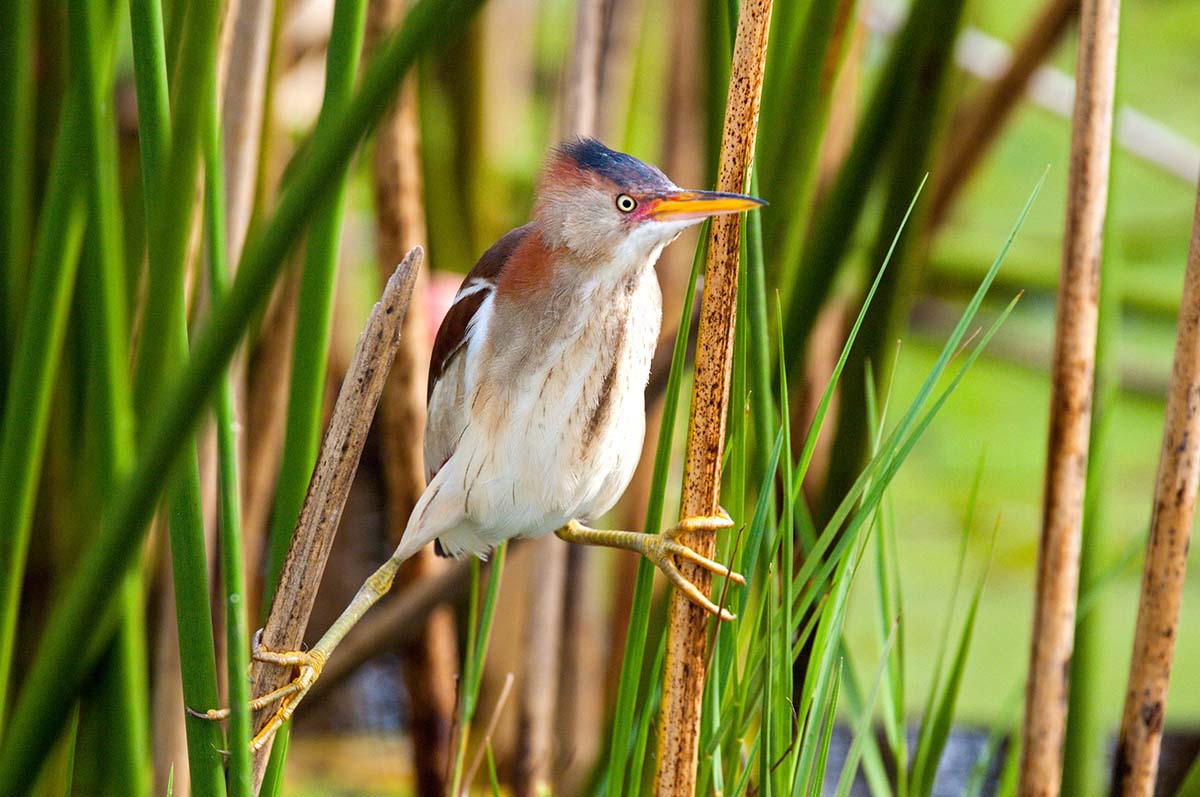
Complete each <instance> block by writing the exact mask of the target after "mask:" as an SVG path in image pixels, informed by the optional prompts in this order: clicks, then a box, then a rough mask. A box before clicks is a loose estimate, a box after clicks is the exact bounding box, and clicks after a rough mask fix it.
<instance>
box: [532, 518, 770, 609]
mask: <svg viewBox="0 0 1200 797" xmlns="http://www.w3.org/2000/svg"><path fill="white" fill-rule="evenodd" d="M732 526H733V520H731V519H730V517H729V515H728V514H726V513H725V511H724V510H721V514H719V515H711V516H700V517H690V518H684V519H683V520H681V521H679V523H677V524H675V525H674V526H672V527H671V528H669V529H666V530H665V531H663V533H662V534H646V533H643V532H637V531H610V530H605V529H593V528H589V527H587V526H585V525H583V524H582V523H580V522H579V521H577V520H572V521H571V522H570V523H568V524H567V525H565V526H563V527H562V528H561V529H559V530H558V531H557V532H556V533H557V535H558V536H559V537H560V538H561V539H563V540H566V541H567V542H576V543H580V544H583V545H601V546H605V547H608V548H623V549H625V550H629V551H637V552H638V553H640V554H641V555H642V556H644V557H646V558H647V559H649V560H650V561H651V562H652V563H653V564H654V565H655V567H657V568H658V569H659V570H661V571H663V574H664V575H665V576H666V577H667V580H668V581H670V582H671V583H672V584H674V585H675V587H676V588H677V589H678V590H679V591H680V592H682V593H683V594H684V595H686V596H687V597H688V599H689V600H691V601H692V602H693V603H695V604H696V605H697V606H700V607H701V608H703V609H705V610H706V611H708V612H710V613H711V614H713V615H715V616H716V617H719V618H720V619H722V620H733V619H735V618H736V615H734V614H733V613H732V612H730V611H728V610H727V609H724V608H722V607H720V606H717V605H716V604H715V603H713V602H712V600H710V599H709V597H708V596H707V595H705V594H704V593H703V592H701V591H700V588H699V587H697V586H696V585H695V584H693V583H692V582H691V581H688V580H687V578H685V577H684V575H683V573H681V572H680V571H679V567H678V565H677V564H676V561H675V560H676V558H679V559H685V560H687V561H689V562H691V563H693V564H695V565H698V566H700V567H702V568H704V569H705V570H707V571H709V572H710V573H713V574H715V575H718V576H724V577H725V578H728V579H729V580H730V581H733V582H734V583H736V584H745V583H746V579H745V577H743V576H742V575H741V574H740V573H735V572H733V571H732V570H730V569H729V568H728V567H726V566H725V565H723V564H721V563H720V562H718V561H715V560H713V559H709V558H708V557H707V556H703V555H701V554H699V553H697V552H696V551H694V550H692V549H691V548H689V547H688V546H686V545H684V544H683V543H682V542H680V541H679V538H680V537H682V536H683V535H684V534H689V533H691V532H701V531H710V532H711V531H720V530H721V529H727V528H730V527H732Z"/></svg>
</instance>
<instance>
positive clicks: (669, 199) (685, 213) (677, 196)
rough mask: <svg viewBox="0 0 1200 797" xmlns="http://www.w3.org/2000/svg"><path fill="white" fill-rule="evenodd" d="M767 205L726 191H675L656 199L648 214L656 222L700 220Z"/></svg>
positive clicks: (744, 195)
mask: <svg viewBox="0 0 1200 797" xmlns="http://www.w3.org/2000/svg"><path fill="white" fill-rule="evenodd" d="M765 204H767V203H766V202H764V201H762V200H761V199H758V198H756V197H752V196H747V195H746V194H731V193H727V192H724V191H675V192H672V193H670V194H664V195H662V196H660V197H657V198H655V200H654V202H653V204H652V205H651V207H650V208H649V212H648V213H647V215H648V216H649V217H650V218H652V219H654V220H655V221H697V220H699V219H706V218H708V217H709V216H719V215H722V214H725V213H741V212H742V211H744V210H754V209H755V208H757V207H761V206H762V205H765Z"/></svg>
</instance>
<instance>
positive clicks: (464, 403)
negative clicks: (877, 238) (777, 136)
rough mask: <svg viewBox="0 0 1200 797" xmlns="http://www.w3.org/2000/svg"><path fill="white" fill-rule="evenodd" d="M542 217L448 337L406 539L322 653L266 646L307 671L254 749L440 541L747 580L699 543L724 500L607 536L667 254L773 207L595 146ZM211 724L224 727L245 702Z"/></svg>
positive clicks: (680, 580)
mask: <svg viewBox="0 0 1200 797" xmlns="http://www.w3.org/2000/svg"><path fill="white" fill-rule="evenodd" d="M535 193H536V197H535V202H534V205H533V209H532V213H531V218H530V221H529V222H528V223H527V224H525V225H523V226H521V227H517V228H516V229H514V230H512V231H511V232H509V233H508V234H506V235H505V236H504V237H502V238H501V239H500V240H499V241H497V242H496V243H495V244H494V245H493V246H492V247H491V248H490V249H488V250H487V251H486V252H485V253H484V254H483V256H482V257H480V259H479V262H478V263H477V264H476V265H475V267H474V268H473V269H471V271H470V273H468V274H467V276H466V278H465V279H464V280H463V283H462V286H461V288H460V289H459V291H458V293H457V295H456V296H455V297H454V301H453V304H452V305H451V307H450V309H449V311H448V312H447V314H446V316H445V318H444V320H443V321H442V323H441V326H440V328H439V330H438V333H437V335H436V337H435V339H434V344H433V351H432V355H431V361H430V368H429V383H428V393H427V399H428V410H427V419H426V425H425V438H424V457H425V468H426V480H427V485H428V486H427V487H426V489H425V491H424V493H423V494H422V495H421V497H420V499H419V500H418V501H417V504H416V506H415V507H414V509H413V511H412V513H411V515H410V517H409V520H408V524H407V527H406V530H405V532H404V535H403V536H402V538H401V541H400V543H399V546H398V547H397V548H396V550H395V552H394V553H393V554H392V556H391V557H390V558H389V559H388V561H387V562H386V563H385V564H384V565H383V566H381V567H380V568H379V569H378V570H377V571H376V572H375V573H374V574H372V576H371V577H370V578H368V579H367V581H366V582H365V583H364V584H363V586H362V587H361V588H360V589H359V591H358V593H357V594H356V595H355V597H354V598H353V600H352V601H351V602H350V604H349V605H348V606H347V608H346V609H345V610H344V611H343V613H342V615H341V616H340V617H339V618H338V619H337V620H336V621H335V622H334V624H333V625H332V626H330V628H329V630H328V631H327V632H326V633H325V635H324V636H323V637H322V638H321V640H320V641H319V642H317V644H316V645H315V646H313V647H312V648H311V649H309V650H307V651H286V652H277V651H270V650H266V649H265V648H264V647H263V645H262V643H261V631H260V632H259V634H257V635H256V638H255V642H254V651H253V653H252V656H253V658H254V659H256V660H257V661H260V662H267V663H272V664H277V665H280V666H289V667H297V668H298V674H297V675H296V677H295V678H294V679H293V680H292V681H291V682H290V683H289V684H287V685H285V686H283V687H282V688H280V689H277V690H274V691H272V692H269V693H267V694H265V695H262V696H260V697H258V698H256V699H255V700H253V701H252V702H251V707H252V708H253V709H254V710H256V711H257V710H260V709H263V708H267V707H269V706H270V705H272V704H273V703H275V702H278V703H279V705H278V708H277V709H276V711H275V713H274V714H273V715H272V716H271V718H270V719H269V720H268V722H267V724H266V725H265V726H264V727H263V728H262V730H260V731H259V732H258V734H256V735H255V737H254V739H253V741H252V747H253V748H254V749H255V750H257V749H260V748H261V747H263V746H264V745H265V744H266V742H267V741H268V740H269V739H270V737H271V735H272V734H273V733H274V732H275V731H276V730H277V729H278V728H279V726H280V725H282V723H283V722H285V721H286V720H287V719H288V718H289V717H290V716H291V715H292V713H293V712H294V711H295V709H296V706H297V705H298V704H299V702H300V700H301V699H302V698H303V696H304V694H305V693H306V692H307V691H308V689H309V688H311V686H312V684H313V683H315V682H316V680H317V678H318V677H319V675H320V673H321V670H322V668H323V667H324V664H325V662H326V660H327V659H328V657H329V655H330V654H331V653H332V652H333V649H334V648H335V647H336V646H337V644H338V643H339V642H340V641H341V640H342V638H343V637H344V636H345V634H346V633H347V632H348V631H349V630H350V628H351V627H352V626H353V625H354V624H355V623H356V622H357V621H358V619H359V618H361V617H362V616H363V614H364V613H365V612H366V611H367V609H369V608H370V606H371V605H373V604H374V603H375V602H376V601H377V600H379V598H380V597H382V596H383V595H384V594H385V593H386V592H387V591H388V589H390V587H391V584H392V581H393V578H394V576H395V574H396V571H397V570H398V568H399V566H400V564H401V563H402V562H403V561H404V560H406V559H408V558H409V557H410V556H412V555H413V554H415V553H416V552H417V551H418V550H420V549H421V548H423V547H424V546H426V545H428V544H430V543H433V544H434V545H435V546H436V550H437V552H438V553H439V554H441V555H444V556H455V557H458V556H464V555H474V556H478V557H481V558H486V556H487V555H488V553H489V552H490V551H491V550H492V549H493V548H494V547H495V546H496V545H498V544H499V543H501V542H503V541H505V540H508V539H514V538H530V537H539V536H543V535H546V534H550V533H554V534H557V536H558V537H560V538H561V539H563V540H565V541H567V542H573V543H579V544H584V545H599V546H606V547H613V548H623V549H628V550H631V551H635V552H637V553H639V554H641V555H643V556H645V557H647V558H648V559H650V561H652V562H653V563H654V564H655V565H657V566H658V567H659V569H661V570H662V571H663V572H664V573H665V574H666V576H667V578H668V579H669V580H670V582H671V583H672V584H674V585H675V587H676V588H678V589H680V590H681V591H682V592H683V593H684V594H685V595H687V596H688V598H690V599H691V600H692V601H694V602H695V603H696V604H698V605H700V606H702V607H704V608H705V609H706V610H708V611H709V612H711V613H712V614H714V615H716V616H718V617H720V618H722V619H726V620H728V619H733V615H732V614H730V613H729V612H728V611H726V610H725V609H723V608H720V607H718V606H716V605H715V604H714V603H713V602H712V601H711V600H710V599H709V598H708V597H707V596H706V595H704V594H703V593H702V592H701V591H700V590H699V589H698V588H697V587H696V586H695V585H694V584H693V583H691V582H690V581H688V580H687V579H686V578H685V577H684V576H683V575H682V574H681V573H680V571H679V568H678V567H677V565H676V559H677V558H678V559H686V560H688V561H690V562H692V563H694V564H696V565H699V566H701V567H703V568H705V569H707V570H709V571H711V572H713V573H715V574H718V575H721V576H725V577H727V578H730V579H731V580H733V581H735V582H738V583H743V584H744V583H745V580H744V578H743V577H742V576H741V575H739V574H737V573H734V572H731V571H730V570H729V569H728V568H727V567H725V566H724V565H723V564H720V563H719V562H716V561H714V560H712V559H709V558H707V557H705V556H702V555H700V554H699V553H697V552H695V551H694V550H692V549H691V548H689V547H687V546H685V545H684V544H683V543H682V542H681V541H680V538H681V536H682V535H683V534H685V533H688V532H694V531H717V530H719V529H724V528H729V527H730V526H732V525H733V521H732V520H731V519H730V518H729V516H728V515H727V514H725V513H724V511H723V510H721V512H720V513H719V514H716V515H713V516H706V517H693V518H685V519H683V520H682V521H680V523H678V524H677V525H676V526H674V527H672V528H671V529H668V530H666V531H664V532H663V533H662V534H647V533H643V532H634V531H620V530H608V529H596V528H592V527H591V526H589V525H588V523H590V522H593V521H594V520H595V519H597V518H599V517H600V516H602V515H603V514H604V513H605V512H607V511H608V510H609V509H610V508H612V506H613V505H614V504H615V503H616V502H617V500H618V499H619V498H620V496H621V494H622V493H623V492H624V491H625V488H626V487H627V486H628V484H629V482H630V480H631V478H632V476H633V472H634V468H635V467H636V465H637V462H638V458H639V456H640V453H641V450H642V443H643V437H644V435H645V425H646V415H645V387H646V384H647V381H648V379H649V374H650V361H651V357H652V354H653V352H654V349H655V345H656V343H657V340H658V335H659V329H660V326H661V322H662V295H661V291H660V288H659V283H658V279H657V274H656V273H655V268H654V267H655V264H656V263H657V261H658V258H659V255H660V254H661V253H662V251H663V248H664V247H666V246H667V245H668V244H670V243H671V242H672V241H673V240H675V238H677V237H678V236H679V234H680V233H681V232H682V231H683V230H684V229H685V228H687V227H689V226H691V225H694V224H697V223H699V222H701V221H702V220H704V219H706V218H709V217H711V216H715V215H718V214H728V213H740V212H743V211H748V210H752V209H755V208H758V207H760V206H762V205H765V204H766V203H765V202H763V201H762V200H760V199H757V198H755V197H752V196H747V195H744V194H735V193H726V192H716V191H699V190H689V189H683V188H680V187H679V186H677V185H675V183H673V182H672V181H671V180H670V179H668V178H667V176H666V175H665V174H664V173H663V172H662V171H661V170H660V169H658V168H657V167H655V166H653V165H650V164H648V163H645V162H644V161H641V160H639V159H638V158H635V157H633V156H632V155H627V154H625V153H621V152H617V151H615V150H612V149H610V148H609V147H607V146H605V145H604V144H603V143H601V142H600V141H598V140H596V139H594V138H575V139H570V140H567V141H565V142H563V143H561V144H559V145H558V146H556V147H554V148H553V149H552V150H551V151H550V153H549V155H548V156H547V158H546V160H545V163H544V165H543V168H542V170H541V173H540V176H539V178H538V181H537V184H536V192H535ZM201 716H205V717H207V718H209V719H221V718H223V717H225V716H228V709H219V710H210V711H208V712H206V713H204V714H203V715H201Z"/></svg>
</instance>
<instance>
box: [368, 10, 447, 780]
mask: <svg viewBox="0 0 1200 797" xmlns="http://www.w3.org/2000/svg"><path fill="white" fill-rule="evenodd" d="M405 6H406V3H405V2H404V0H372V2H370V3H369V4H368V6H367V42H368V47H373V46H374V45H375V43H377V42H378V41H379V40H380V39H381V38H382V37H383V36H384V35H386V33H387V32H388V31H390V30H391V29H392V28H394V27H395V26H396V25H397V24H398V23H399V21H400V19H401V17H402V16H403V12H404V8H405ZM372 177H373V183H374V189H375V219H376V230H377V233H378V240H377V249H378V255H379V259H378V262H379V266H380V271H381V278H382V279H387V273H388V271H389V270H390V266H389V265H388V264H390V263H395V262H396V261H397V260H398V259H399V258H400V257H401V256H403V253H404V252H406V251H408V250H409V249H411V248H412V247H414V246H423V245H424V244H425V208H424V204H423V200H422V186H421V141H420V128H419V119H418V116H417V84H416V76H415V75H410V76H408V77H407V78H406V79H405V81H404V84H403V85H402V86H401V89H400V94H399V99H398V100H397V104H396V107H395V109H394V110H393V111H392V112H391V113H390V114H389V115H388V116H387V117H386V118H385V119H384V120H383V121H382V122H381V123H380V125H379V128H378V130H377V132H376V134H375V157H374V167H373V171H372ZM413 292H414V293H415V294H416V296H417V297H418V301H416V302H413V303H411V304H410V305H409V309H408V314H407V315H406V316H405V319H404V325H403V327H402V329H401V335H400V349H399V351H398V352H397V353H396V363H395V366H394V367H393V368H392V371H391V373H390V374H389V375H388V380H387V384H386V385H385V386H384V389H383V398H382V399H381V400H380V406H379V420H380V424H379V431H380V440H379V445H380V453H381V459H382V470H383V474H382V475H383V480H382V482H383V488H384V502H385V510H386V519H385V523H386V527H387V536H388V540H389V542H390V543H391V544H392V545H398V544H399V543H400V538H401V537H402V536H403V535H404V530H405V528H406V526H407V524H408V516H409V514H410V513H411V512H412V509H413V507H414V506H416V503H417V500H418V499H419V498H420V497H421V493H422V491H423V490H424V489H425V462H424V450H423V447H422V437H423V435H422V431H423V429H424V428H425V386H426V385H425V383H426V380H427V377H428V362H429V348H430V342H429V334H428V329H427V324H426V316H425V302H424V301H423V299H424V296H425V293H426V279H425V277H424V275H423V274H418V275H417V278H416V283H415V285H414V287H413ZM443 566H444V562H443V561H442V560H441V559H439V558H438V557H437V556H436V555H435V554H434V551H433V548H432V547H431V546H426V547H425V548H423V549H422V550H421V551H420V552H418V553H417V554H416V555H415V556H413V557H412V558H411V559H409V560H408V561H407V562H405V563H404V564H403V565H402V566H401V568H400V572H399V574H398V581H399V585H398V586H399V588H400V589H402V590H403V589H405V588H406V587H408V586H410V585H412V584H415V583H417V582H419V581H420V580H422V579H427V578H429V577H431V576H433V575H435V574H437V573H439V572H441V571H442V570H443V569H444V567H443ZM420 630H421V633H420V638H419V639H418V640H417V641H416V642H415V644H411V645H407V646H405V647H404V649H403V650H402V651H401V657H402V659H403V662H404V678H405V683H406V686H407V688H408V694H409V707H410V708H409V717H410V730H411V736H412V744H413V751H414V755H413V762H414V764H415V769H416V793H417V794H418V795H421V797H439V796H440V795H443V794H445V792H446V783H445V773H446V771H447V761H448V760H449V758H450V728H451V725H452V724H453V719H454V704H455V674H456V673H457V672H458V641H457V638H456V635H455V633H456V632H455V626H454V612H453V610H452V609H451V608H450V607H448V606H440V607H438V608H436V609H434V610H433V611H432V612H431V613H430V615H429V617H428V618H427V620H426V622H424V623H423V624H422V625H421V626H420Z"/></svg>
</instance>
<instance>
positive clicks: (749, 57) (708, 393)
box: [655, 0, 771, 797]
mask: <svg viewBox="0 0 1200 797" xmlns="http://www.w3.org/2000/svg"><path fill="white" fill-rule="evenodd" d="M770 23H771V0H745V1H744V2H743V3H742V4H741V10H740V12H739V14H738V24H737V34H736V39H735V42H734V52H733V67H732V71H731V74H730V78H729V94H728V97H727V99H726V106H725V128H724V132H723V135H722V142H721V164H720V169H719V171H718V178H717V188H718V190H722V191H742V190H744V189H745V185H746V176H747V174H748V172H749V169H750V164H751V160H752V157H753V153H754V141H755V136H756V133H757V130H758V108H759V100H760V98H761V95H762V80H763V68H764V66H765V62H766V52H767V32H768V30H769V29H770ZM740 225H741V220H740V218H738V217H737V216H718V217H716V218H714V219H713V223H712V229H711V233H710V237H709V251H708V269H707V272H706V277H705V282H704V300H703V303H702V307H701V311H700V331H699V335H698V339H697V342H696V372H695V379H694V383H693V387H692V410H691V419H690V424H689V429H688V443H687V454H686V458H685V461H684V477H683V482H684V489H683V505H682V507H681V515H682V516H683V517H694V516H701V515H712V514H714V513H716V511H717V502H718V499H719V497H720V493H721V455H722V452H723V450H724V445H725V419H726V415H727V412H726V410H727V405H728V403H729V378H730V366H731V365H732V355H733V335H734V324H735V320H736V314H735V308H736V299H737V269H738V249H739V243H740V238H741V226H740ZM682 541H683V543H684V544H685V545H688V546H690V547H692V548H694V549H695V550H696V551H697V552H698V553H700V554H701V555H702V556H712V554H713V552H714V550H715V547H716V540H715V538H714V537H713V535H712V534H688V535H685V537H684V538H683V540H682ZM680 569H681V570H682V571H683V575H684V577H685V578H687V579H688V580H690V581H692V582H694V583H695V584H696V586H698V587H699V588H700V590H701V591H702V592H707V591H708V587H709V584H710V582H711V574H710V573H709V572H708V571H707V570H704V569H702V568H699V567H696V566H694V565H691V564H690V563H687V562H681V563H680ZM670 607H671V608H670V615H669V618H668V631H667V634H668V636H667V658H666V663H665V665H664V670H665V673H664V685H663V698H662V708H661V714H660V717H661V719H660V723H659V724H660V728H661V730H660V732H659V738H658V769H657V772H656V774H655V784H656V785H655V793H656V794H657V795H659V797H667V795H674V796H675V797H692V795H693V794H694V792H695V787H696V760H697V748H698V744H699V736H700V703H701V699H702V696H703V694H704V655H705V643H706V641H707V639H706V636H705V633H704V631H705V628H706V626H707V623H708V615H707V613H706V612H705V611H704V610H703V609H702V608H700V607H699V606H697V605H696V604H694V603H692V602H691V601H690V600H689V599H688V598H687V597H686V596H684V595H682V594H681V593H679V592H675V591H672V593H671V599H670Z"/></svg>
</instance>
